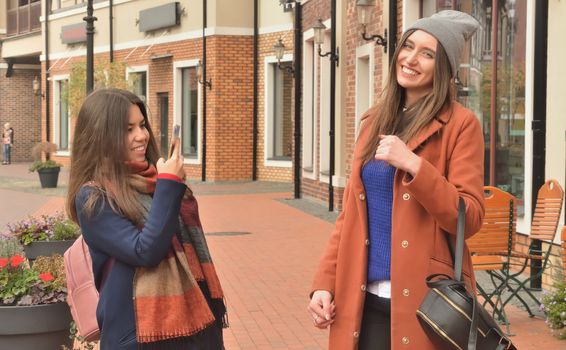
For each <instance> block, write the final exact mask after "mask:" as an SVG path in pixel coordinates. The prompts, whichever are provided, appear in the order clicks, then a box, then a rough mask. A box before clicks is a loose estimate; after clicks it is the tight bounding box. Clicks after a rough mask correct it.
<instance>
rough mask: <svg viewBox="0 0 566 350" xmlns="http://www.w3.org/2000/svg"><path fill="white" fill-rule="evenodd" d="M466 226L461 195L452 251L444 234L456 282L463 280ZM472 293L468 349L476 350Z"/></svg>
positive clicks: (464, 209)
mask: <svg viewBox="0 0 566 350" xmlns="http://www.w3.org/2000/svg"><path fill="white" fill-rule="evenodd" d="M465 227H466V204H465V203H464V199H462V197H459V198H458V225H457V228H456V247H455V251H453V248H452V244H451V242H450V239H449V238H448V235H446V240H447V241H448V247H449V248H450V254H451V255H452V259H453V261H454V279H455V280H456V281H458V282H463V279H462V260H463V256H464V231H465ZM471 294H472V323H471V325H470V335H469V337H468V350H476V345H477V334H478V318H479V315H478V308H477V307H476V304H477V301H476V296H475V295H474V294H473V293H471Z"/></svg>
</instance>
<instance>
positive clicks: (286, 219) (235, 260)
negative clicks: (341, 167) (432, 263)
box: [0, 165, 566, 350]
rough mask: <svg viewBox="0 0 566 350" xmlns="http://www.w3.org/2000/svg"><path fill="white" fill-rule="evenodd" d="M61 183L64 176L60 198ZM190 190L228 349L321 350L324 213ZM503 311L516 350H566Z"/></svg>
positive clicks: (39, 202) (33, 208)
mask: <svg viewBox="0 0 566 350" xmlns="http://www.w3.org/2000/svg"><path fill="white" fill-rule="evenodd" d="M24 170H25V165H21V166H19V167H18V166H17V165H16V166H10V167H1V168H0V184H4V183H5V181H6V180H7V179H15V178H22V179H23V180H26V181H31V180H33V177H32V176H29V174H27V173H25V172H24ZM65 176H66V173H63V179H62V180H63V181H62V184H63V185H62V187H61V188H60V190H61V191H62V192H61V193H63V192H64V189H65V185H64V184H65V183H66V181H65V180H66V179H65V178H64V177H65ZM26 181H23V182H20V183H16V182H14V185H13V188H12V189H10V190H6V189H3V188H2V186H0V195H2V198H4V199H5V200H4V201H2V202H1V203H2V204H1V205H2V207H1V208H0V209H2V210H1V211H0V218H1V219H2V220H3V221H2V222H5V221H7V220H8V219H9V218H6V215H7V214H6V213H8V211H6V210H7V208H8V207H9V206H10V203H11V202H14V201H18V200H20V199H18V197H19V196H18V195H17V194H21V195H22V196H25V195H27V194H29V193H28V191H29V188H27V187H26V186H31V185H30V184H29V182H26ZM26 184H27V185H26ZM191 186H192V187H193V188H194V190H195V193H196V195H197V197H198V199H199V206H200V213H201V219H202V222H203V226H204V229H205V232H206V233H207V234H208V238H207V239H208V243H209V246H210V250H211V253H212V256H213V259H214V261H215V265H216V267H217V269H218V273H219V275H220V279H221V281H222V284H223V287H224V289H225V293H226V299H227V303H228V310H229V311H228V312H229V322H230V328H228V329H227V330H225V333H224V334H225V344H226V349H228V350H239V349H241V350H248V349H249V350H254V349H266V350H267V349H306V350H309V349H325V348H326V344H327V339H328V333H327V332H326V331H319V330H317V329H315V328H314V327H313V326H312V323H311V320H310V318H309V315H308V314H307V312H306V306H307V302H308V297H307V296H308V292H309V287H310V283H311V279H312V276H313V273H314V269H315V268H316V265H317V262H318V260H319V257H320V254H321V252H322V249H323V247H324V244H325V242H326V240H327V238H328V235H329V234H330V231H331V230H332V228H333V224H332V223H331V222H329V220H328V217H327V220H323V219H320V218H318V217H316V216H315V215H313V213H314V212H316V211H318V212H319V213H324V212H325V211H326V207H325V206H324V205H322V204H321V203H312V202H309V203H305V202H303V201H295V200H288V199H289V198H291V197H292V194H291V192H290V190H289V189H288V188H286V187H287V186H288V185H281V184H268V183H264V182H257V183H228V184H222V183H192V184H191ZM270 186H271V188H272V190H271V191H270V190H269V189H270ZM24 200H27V201H28V203H29V210H26V208H25V206H24V207H20V208H19V209H18V212H17V213H16V212H15V210H13V211H12V212H11V213H12V214H10V215H12V216H13V217H25V216H27V214H30V213H31V214H34V215H39V214H42V213H53V212H55V211H57V210H59V209H62V207H63V205H64V198H63V196H62V194H59V195H54V194H53V193H52V192H48V191H47V190H42V189H39V188H35V190H34V196H33V197H29V198H28V199H24ZM297 202H302V204H297ZM296 206H297V207H300V208H301V209H297V208H295V207H296ZM306 207H309V208H310V209H308V210H307V209H305V208H306ZM307 212H308V213H307ZM322 216H324V215H322ZM226 233H232V234H226ZM238 233H248V234H238ZM506 310H507V313H508V317H509V319H510V321H511V331H512V332H513V333H514V334H516V335H515V336H513V337H512V340H513V341H514V342H515V343H516V345H517V347H518V349H521V350H529V349H566V342H565V341H559V340H557V339H555V338H553V337H552V335H551V334H550V330H549V329H548V328H547V327H546V325H545V324H544V320H543V319H542V318H541V317H538V316H537V317H534V318H529V317H528V315H527V313H526V312H524V311H522V310H520V309H519V308H517V307H515V306H514V305H509V306H508V307H507V308H506ZM338 312H339V311H338Z"/></svg>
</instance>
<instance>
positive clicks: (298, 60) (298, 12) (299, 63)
mask: <svg viewBox="0 0 566 350" xmlns="http://www.w3.org/2000/svg"><path fill="white" fill-rule="evenodd" d="M294 46H295V47H294V49H293V53H294V57H293V75H294V77H295V120H294V124H295V135H294V136H295V157H294V158H295V162H294V163H295V167H294V172H295V174H294V178H295V191H294V192H295V193H294V195H295V199H298V198H301V170H302V168H303V167H302V165H301V136H302V134H301V105H302V102H301V101H302V99H301V97H302V86H303V7H302V5H301V3H300V2H298V1H297V2H295V38H294Z"/></svg>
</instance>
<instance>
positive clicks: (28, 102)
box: [0, 0, 43, 162]
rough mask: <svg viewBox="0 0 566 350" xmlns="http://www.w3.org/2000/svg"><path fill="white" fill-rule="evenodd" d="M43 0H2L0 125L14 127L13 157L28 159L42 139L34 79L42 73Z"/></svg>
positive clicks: (39, 107)
mask: <svg viewBox="0 0 566 350" xmlns="http://www.w3.org/2000/svg"><path fill="white" fill-rule="evenodd" d="M40 6H41V3H40V1H38V0H37V1H32V0H25V1H23V0H21V1H11V0H0V100H1V101H2V102H1V103H0V126H2V128H3V126H4V124H5V123H7V122H9V123H10V124H11V125H12V128H13V129H14V145H13V148H12V153H11V156H12V161H13V162H19V161H29V160H31V159H32V156H31V149H32V147H33V145H34V144H35V143H37V142H39V141H40V140H41V134H40V125H41V97H39V96H38V95H35V93H34V92H33V89H32V88H33V80H34V79H35V78H36V77H39V76H40V74H41V70H40V64H39V56H40V54H41V51H42V47H43V46H42V44H41V37H42V35H41V26H40V22H39V17H40V14H41V7H40Z"/></svg>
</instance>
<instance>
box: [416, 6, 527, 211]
mask: <svg viewBox="0 0 566 350" xmlns="http://www.w3.org/2000/svg"><path fill="white" fill-rule="evenodd" d="M425 3H432V1H425ZM442 3H450V4H449V5H451V6H452V7H453V8H454V9H456V10H461V11H466V12H468V13H470V14H471V15H472V16H474V17H475V18H476V19H478V21H479V22H480V25H481V27H480V29H479V30H478V32H477V33H476V34H475V35H474V36H473V37H472V41H471V43H468V44H467V48H466V49H465V51H464V55H463V59H462V64H461V65H460V68H459V71H458V74H459V78H460V80H461V82H462V87H461V88H460V89H459V92H458V100H459V101H460V102H461V103H462V104H464V105H465V106H466V107H468V108H470V109H471V110H473V111H474V113H475V114H476V116H477V117H478V118H479V119H480V121H481V124H482V129H483V133H484V139H485V176H484V181H485V184H490V183H491V184H492V185H494V186H497V187H499V188H501V189H502V190H504V191H507V192H509V193H511V194H513V195H514V196H515V197H517V203H518V206H517V209H518V214H519V216H523V215H524V212H525V204H526V203H525V174H526V173H527V169H525V132H526V125H528V124H529V123H528V122H529V121H530V120H531V119H532V116H529V115H527V113H526V111H525V81H526V79H525V73H526V39H527V33H526V27H527V25H526V23H527V0H500V1H498V2H497V3H498V7H497V9H496V11H497V12H496V13H497V43H496V46H497V47H496V52H497V55H496V56H495V60H494V57H493V56H492V50H493V46H494V43H493V42H492V41H491V38H492V37H491V33H492V18H493V17H494V16H492V13H493V9H492V2H491V1H480V0H473V1H463V0H453V1H442ZM444 5H447V4H444ZM442 9H443V8H442ZM439 10H441V8H438V7H437V8H436V9H435V12H436V11H439ZM430 14H431V13H425V14H424V15H425V16H428V15H430ZM494 70H495V74H496V78H495V79H494V74H493V73H494ZM492 89H493V90H494V91H495V94H494V95H493V96H492V93H491V91H492ZM492 105H495V108H494V109H492V108H491V107H492ZM492 126H493V130H494V132H493V134H492ZM527 166H529V165H527ZM528 206H529V205H528V204H527V207H528Z"/></svg>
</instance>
